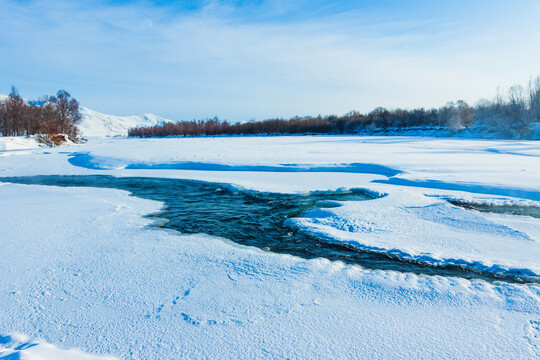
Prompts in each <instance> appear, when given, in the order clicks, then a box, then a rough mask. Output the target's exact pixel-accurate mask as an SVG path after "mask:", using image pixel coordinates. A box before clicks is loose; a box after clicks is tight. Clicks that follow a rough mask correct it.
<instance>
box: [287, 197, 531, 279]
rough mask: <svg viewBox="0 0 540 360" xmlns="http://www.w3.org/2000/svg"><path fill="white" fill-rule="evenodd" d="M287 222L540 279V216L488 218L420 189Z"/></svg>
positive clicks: (351, 241) (413, 254)
mask: <svg viewBox="0 0 540 360" xmlns="http://www.w3.org/2000/svg"><path fill="white" fill-rule="evenodd" d="M454 196H455V195H454ZM486 215H487V216H486ZM505 218H511V219H514V218H518V219H519V223H518V222H511V221H510V222H509V221H504V220H501V219H505ZM287 224H288V225H290V226H293V227H298V228H301V229H303V230H304V231H306V232H308V233H311V234H316V235H318V236H320V237H323V238H325V239H326V241H330V242H342V243H346V244H348V245H350V246H354V247H358V248H361V249H366V250H371V251H376V252H384V253H390V254H392V255H395V256H398V257H401V258H406V259H411V260H415V261H419V262H426V263H430V264H434V265H460V266H467V267H471V268H477V269H479V270H482V271H489V272H494V273H514V274H522V275H529V276H538V277H539V279H540V237H538V235H539V233H540V225H539V220H538V219H535V218H531V217H526V216H523V217H520V216H503V217H501V216H500V215H499V216H489V214H485V213H480V212H476V211H470V210H465V209H463V208H460V207H457V206H454V205H452V204H450V203H448V202H446V201H444V200H442V199H438V198H434V197H427V196H425V195H424V194H422V193H418V192H413V191H406V190H400V191H394V192H392V193H391V194H389V195H388V196H385V197H383V198H380V199H375V200H371V201H364V202H344V203H343V206H342V207H340V208H332V209H322V210H316V211H312V212H310V213H308V214H307V215H306V216H305V217H302V218H297V219H289V220H288V221H287Z"/></svg>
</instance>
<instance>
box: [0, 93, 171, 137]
mask: <svg viewBox="0 0 540 360" xmlns="http://www.w3.org/2000/svg"><path fill="white" fill-rule="evenodd" d="M7 98H8V96H7V95H4V94H0V101H3V100H6V99H7ZM79 111H80V113H81V115H82V119H81V122H80V123H79V124H78V125H77V127H78V128H79V133H80V134H81V135H82V136H84V137H112V136H127V133H128V130H129V129H131V128H134V127H139V126H155V125H163V124H166V123H169V122H173V121H172V120H169V119H164V118H162V117H160V116H157V115H154V114H140V115H131V116H116V115H106V114H102V113H100V112H98V111H95V110H91V109H89V108H87V107H84V106H81V107H80V108H79Z"/></svg>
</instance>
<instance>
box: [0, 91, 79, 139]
mask: <svg viewBox="0 0 540 360" xmlns="http://www.w3.org/2000/svg"><path fill="white" fill-rule="evenodd" d="M80 120H81V114H80V113H79V103H78V102H77V100H75V99H74V98H72V97H71V95H70V94H69V93H68V92H67V91H65V90H59V91H58V92H57V93H56V96H44V97H42V98H40V99H38V100H33V101H29V102H26V101H24V100H23V99H22V97H21V96H20V95H19V92H18V91H17V89H16V88H15V87H12V88H11V93H10V94H9V97H8V98H7V99H5V100H0V134H1V135H2V136H21V135H35V134H44V135H55V134H66V135H68V136H69V137H71V138H75V137H76V136H77V123H78V122H79V121H80Z"/></svg>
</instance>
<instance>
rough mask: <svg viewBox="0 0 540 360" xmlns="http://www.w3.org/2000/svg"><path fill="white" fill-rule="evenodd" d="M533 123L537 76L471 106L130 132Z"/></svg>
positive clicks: (342, 130) (211, 122) (526, 132)
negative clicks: (526, 82)
mask: <svg viewBox="0 0 540 360" xmlns="http://www.w3.org/2000/svg"><path fill="white" fill-rule="evenodd" d="M535 122H540V76H538V77H536V79H531V80H530V81H529V83H528V85H527V86H525V87H524V86H521V85H514V86H512V87H511V88H510V89H509V90H508V91H507V93H506V94H504V95H503V94H500V93H499V94H498V95H497V96H496V97H495V99H493V100H491V101H488V100H481V101H479V102H478V103H477V104H476V105H474V106H471V105H469V104H467V103H466V102H465V101H462V100H459V101H457V102H449V103H447V104H446V105H445V106H443V107H440V108H438V109H424V108H419V109H413V110H406V109H385V108H383V107H378V108H376V109H374V110H373V111H371V112H369V113H367V114H362V113H360V112H358V111H351V112H349V113H347V114H345V115H343V116H336V115H328V116H320V115H318V116H304V117H298V116H296V117H293V118H290V119H268V120H263V121H250V122H246V123H239V122H238V123H229V122H227V121H220V120H219V119H218V118H217V117H216V118H213V119H205V120H191V121H179V122H175V123H167V124H164V125H157V126H153V127H138V128H134V129H130V130H129V133H128V136H133V137H164V136H213V135H281V134H362V133H373V132H380V131H386V132H392V131H398V132H399V131H400V130H404V129H412V128H423V129H430V128H431V129H435V130H447V131H450V132H463V131H467V130H471V131H473V130H474V131H477V132H479V133H481V134H489V133H492V134H494V135H496V136H501V137H506V138H528V137H530V135H531V134H532V132H533V125H534V123H535Z"/></svg>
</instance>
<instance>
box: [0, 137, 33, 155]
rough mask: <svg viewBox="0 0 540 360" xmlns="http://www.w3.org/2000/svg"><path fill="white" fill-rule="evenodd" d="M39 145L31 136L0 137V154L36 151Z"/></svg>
mask: <svg viewBox="0 0 540 360" xmlns="http://www.w3.org/2000/svg"><path fill="white" fill-rule="evenodd" d="M39 147H41V145H40V144H39V143H38V142H37V141H36V138H35V137H33V136H28V137H26V136H0V152H2V151H12V150H28V149H37V148H39Z"/></svg>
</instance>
